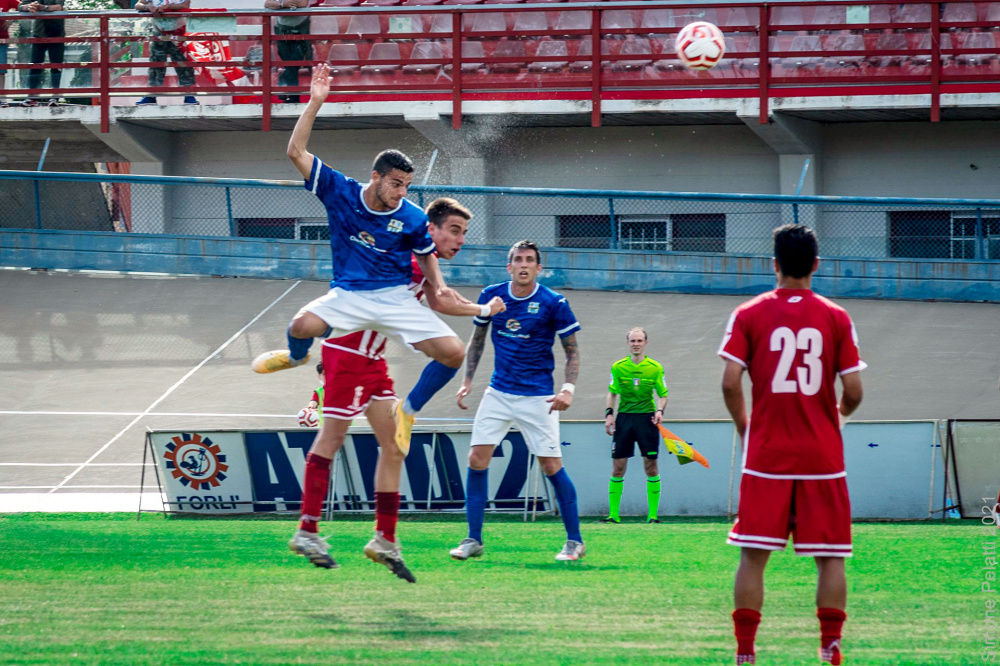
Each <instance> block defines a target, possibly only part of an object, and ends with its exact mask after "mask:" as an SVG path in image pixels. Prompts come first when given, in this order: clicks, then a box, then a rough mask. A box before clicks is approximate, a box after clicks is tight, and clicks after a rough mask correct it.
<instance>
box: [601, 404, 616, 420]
mask: <svg viewBox="0 0 1000 666" xmlns="http://www.w3.org/2000/svg"><path fill="white" fill-rule="evenodd" d="M614 413H615V410H614V409H612V408H611V407H608V408H607V409H605V410H604V418H608V417H609V416H611V415H612V414H614Z"/></svg>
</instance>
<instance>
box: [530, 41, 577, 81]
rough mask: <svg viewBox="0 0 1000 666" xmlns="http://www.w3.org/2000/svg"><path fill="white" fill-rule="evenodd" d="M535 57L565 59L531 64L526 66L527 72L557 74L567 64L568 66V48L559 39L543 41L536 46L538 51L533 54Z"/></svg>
mask: <svg viewBox="0 0 1000 666" xmlns="http://www.w3.org/2000/svg"><path fill="white" fill-rule="evenodd" d="M535 56H536V57H550V58H558V57H564V56H565V57H566V58H567V59H566V60H557V61H552V62H533V63H531V64H530V65H528V71H529V72H536V73H542V72H557V71H559V70H561V69H563V68H564V67H566V65H567V64H569V48H568V46H567V45H566V42H564V41H562V40H559V39H551V40H545V41H543V42H541V43H539V44H538V50H537V51H536V52H535Z"/></svg>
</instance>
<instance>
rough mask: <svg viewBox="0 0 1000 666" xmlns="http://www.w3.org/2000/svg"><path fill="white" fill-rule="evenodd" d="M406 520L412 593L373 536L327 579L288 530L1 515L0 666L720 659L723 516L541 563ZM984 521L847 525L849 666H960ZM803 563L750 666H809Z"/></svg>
mask: <svg viewBox="0 0 1000 666" xmlns="http://www.w3.org/2000/svg"><path fill="white" fill-rule="evenodd" d="M464 527H465V526H464V524H463V523H462V522H460V520H459V519H457V518H454V519H449V518H447V517H446V518H434V519H431V518H423V517H421V518H417V519H407V520H404V522H402V523H401V524H400V536H401V538H402V540H403V544H404V555H405V556H406V559H407V562H408V564H409V565H410V567H411V569H412V570H413V572H414V574H415V575H416V577H417V584H415V585H410V584H408V583H406V582H404V581H401V580H398V579H397V578H395V577H394V576H392V575H391V574H390V573H389V571H388V570H387V569H385V568H384V567H381V566H379V565H376V564H373V563H371V562H369V561H368V560H366V559H365V558H364V556H363V554H362V553H361V548H362V546H363V545H364V544H365V543H366V541H367V540H368V538H369V536H370V533H371V529H372V523H371V522H370V521H369V520H337V521H334V522H333V523H325V524H324V525H323V528H324V529H322V530H321V533H322V534H328V533H331V532H332V533H333V534H334V536H333V538H332V539H331V540H330V544H331V552H332V554H333V555H334V556H335V557H336V558H337V560H338V561H339V562H340V564H341V568H340V569H337V570H332V571H328V570H323V569H317V568H315V567H313V566H312V565H310V564H309V563H308V562H307V561H306V560H305V559H304V558H301V557H297V556H295V555H293V554H292V553H291V552H289V551H288V550H287V547H286V545H285V544H286V541H287V539H288V537H289V536H290V533H291V532H292V530H293V529H294V522H293V521H292V520H236V519H226V520H214V519H211V520H210V519H177V518H174V519H165V518H163V517H161V516H159V515H146V516H143V518H142V520H141V521H140V522H138V523H137V522H136V521H135V519H134V516H128V515H124V514H114V515H106V514H105V515H65V516H62V515H59V516H52V515H38V514H32V515H10V516H3V517H0V663H2V664H46V665H49V664H128V665H137V664H151V665H157V666H159V665H163V664H172V665H173V664H177V665H181V664H324V665H330V664H500V663H504V664H586V663H605V664H652V663H656V664H699V665H700V664H728V663H732V654H733V648H734V641H733V638H732V627H731V620H730V618H729V613H730V611H731V610H732V592H731V588H732V580H733V573H734V570H735V565H736V562H737V558H738V550H737V549H736V548H733V547H731V546H727V545H725V543H724V540H725V535H726V532H727V529H728V524H727V523H725V522H724V521H721V520H680V519H677V520H670V521H667V522H665V523H664V524H661V525H645V524H641V523H626V524H622V525H597V524H595V523H594V520H593V519H588V520H585V524H584V530H583V533H584V538H585V539H586V541H587V547H588V554H587V557H586V558H585V559H584V560H583V561H581V562H576V563H557V562H555V561H554V559H553V558H554V555H555V553H556V552H557V551H558V550H559V548H560V547H561V546H562V543H563V540H564V538H565V537H564V532H563V531H562V526H561V524H560V523H558V521H555V520H553V519H551V518H550V519H546V520H542V521H539V522H537V523H534V524H531V523H529V524H522V523H521V522H520V520H514V519H513V518H512V517H494V516H489V517H487V525H486V532H485V535H486V546H487V553H486V555H485V556H484V557H483V558H481V559H479V560H471V561H468V562H454V561H452V560H450V559H449V558H448V549H449V548H451V547H452V546H454V545H455V544H456V543H458V541H459V540H460V539H461V538H462V537H463V536H464ZM987 538H988V537H984V536H981V535H980V528H979V525H978V524H972V523H969V522H966V523H964V524H948V525H941V524H938V523H933V524H927V523H925V524H912V523H911V524H884V523H883V524H876V523H862V524H857V525H855V530H854V539H855V541H854V543H855V557H854V558H853V559H852V560H850V562H849V563H848V567H847V571H848V584H849V587H850V596H849V600H848V622H847V624H846V625H845V640H844V646H845V656H846V658H847V662H846V663H847V664H848V665H851V666H853V665H855V664H885V665H887V666H888V665H892V666H899V665H902V664H927V665H933V666H940V665H942V664H973V663H980V653H981V650H982V647H983V642H984V637H983V626H984V625H983V617H984V615H983V611H984V603H983V602H984V597H985V595H984V594H983V593H982V592H981V591H980V586H981V585H982V580H983V572H982V567H983V557H982V552H983V550H982V543H981V542H984V541H985V540H986V539H987ZM814 586H815V568H814V565H813V563H812V561H811V560H809V559H804V558H799V557H795V556H794V555H792V554H791V552H790V551H789V552H786V553H778V554H775V555H774V556H773V557H772V559H771V564H770V566H769V568H768V578H767V598H766V601H765V607H764V617H763V622H762V624H761V627H760V631H759V633H758V640H757V650H758V663H759V664H811V665H815V664H818V663H819V661H818V657H817V647H818V643H819V638H818V634H819V632H818V623H817V620H816V618H815V609H814V602H813V593H814Z"/></svg>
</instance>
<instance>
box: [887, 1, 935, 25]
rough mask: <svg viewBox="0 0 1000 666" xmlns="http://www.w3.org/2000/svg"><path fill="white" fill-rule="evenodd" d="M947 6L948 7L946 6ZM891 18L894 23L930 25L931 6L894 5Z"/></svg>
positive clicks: (915, 4) (914, 4)
mask: <svg viewBox="0 0 1000 666" xmlns="http://www.w3.org/2000/svg"><path fill="white" fill-rule="evenodd" d="M945 6H947V5H945ZM891 7H892V9H891V10H890V14H889V15H890V16H891V17H892V21H893V23H930V21H931V6H930V5H929V4H928V5H925V4H917V3H906V4H901V5H892V6H891Z"/></svg>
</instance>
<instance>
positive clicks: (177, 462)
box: [163, 433, 229, 490]
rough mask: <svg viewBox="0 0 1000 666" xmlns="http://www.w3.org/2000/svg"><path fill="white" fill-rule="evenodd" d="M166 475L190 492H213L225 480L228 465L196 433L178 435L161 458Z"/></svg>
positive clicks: (217, 452)
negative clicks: (167, 471)
mask: <svg viewBox="0 0 1000 666" xmlns="http://www.w3.org/2000/svg"><path fill="white" fill-rule="evenodd" d="M163 459H164V460H165V461H166V464H167V469H169V470H170V474H171V475H172V476H173V477H174V478H175V479H179V480H180V482H181V483H182V484H184V485H185V486H191V489H192V490H203V489H209V488H214V487H216V486H218V485H219V484H220V483H222V482H223V481H225V480H226V474H225V472H227V471H228V470H229V465H227V464H226V456H224V455H223V454H222V451H221V449H219V446H218V445H217V444H213V443H212V440H211V439H209V438H208V437H205V438H202V436H201V435H199V434H198V433H194V434H192V435H189V434H187V433H181V434H180V436H179V437H174V438H173V439H171V440H170V443H169V444H167V450H166V452H164V454H163Z"/></svg>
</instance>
